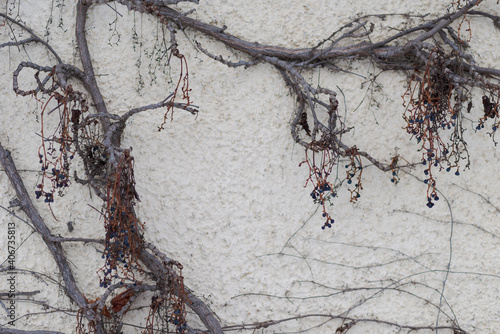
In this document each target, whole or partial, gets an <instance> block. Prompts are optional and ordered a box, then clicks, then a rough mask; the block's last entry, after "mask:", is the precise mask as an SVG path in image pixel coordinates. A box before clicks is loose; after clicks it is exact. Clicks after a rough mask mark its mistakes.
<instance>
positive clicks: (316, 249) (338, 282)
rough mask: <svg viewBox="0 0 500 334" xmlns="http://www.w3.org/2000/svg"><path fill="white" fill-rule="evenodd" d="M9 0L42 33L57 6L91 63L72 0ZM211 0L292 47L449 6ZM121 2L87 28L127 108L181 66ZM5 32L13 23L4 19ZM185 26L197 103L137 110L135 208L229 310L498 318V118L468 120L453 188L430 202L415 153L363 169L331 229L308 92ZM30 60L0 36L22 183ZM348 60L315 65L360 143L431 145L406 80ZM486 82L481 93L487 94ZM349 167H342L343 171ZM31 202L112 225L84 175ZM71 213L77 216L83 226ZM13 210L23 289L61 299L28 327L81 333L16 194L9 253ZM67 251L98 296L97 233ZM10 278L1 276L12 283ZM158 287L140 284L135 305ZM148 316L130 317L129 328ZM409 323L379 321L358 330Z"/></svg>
mask: <svg viewBox="0 0 500 334" xmlns="http://www.w3.org/2000/svg"><path fill="white" fill-rule="evenodd" d="M5 1H6V0H3V1H2V2H0V4H1V6H0V8H1V10H2V11H3V10H4V8H6V7H7V8H8V7H12V6H14V4H13V3H14V2H15V3H16V4H15V7H16V10H19V15H20V17H21V18H22V19H23V21H25V22H26V23H27V25H28V26H30V27H31V28H32V29H34V30H35V31H36V32H37V33H38V34H39V35H44V33H45V32H46V30H47V21H48V19H49V17H50V16H52V24H49V25H48V31H49V32H50V35H49V36H48V37H47V38H48V40H49V41H50V43H51V44H52V45H53V46H54V48H55V49H56V50H57V52H58V53H59V54H60V55H61V56H62V57H63V59H64V60H65V61H67V62H70V63H71V62H72V63H73V64H75V65H76V66H79V59H78V56H77V54H76V53H75V50H74V49H75V45H76V42H75V40H74V34H73V31H74V22H73V21H74V20H73V18H74V15H75V13H74V12H75V8H74V7H73V4H71V3H70V2H69V1H66V2H63V1H54V2H50V1H46V2H45V1H35V0H33V1H27V0H22V1H21V2H20V3H17V2H16V1H7V3H6V2H5ZM200 2H201V3H200V5H198V6H195V5H183V6H182V7H184V8H191V7H193V8H196V12H195V13H193V14H192V15H193V16H194V17H196V18H198V19H200V20H202V21H204V22H207V23H211V24H216V25H218V26H222V25H226V26H227V27H228V28H227V29H228V30H227V31H228V32H229V33H231V34H234V35H236V36H239V37H242V38H244V39H246V40H251V41H257V42H259V43H268V44H275V45H282V46H288V47H302V46H312V45H315V44H316V43H317V42H318V41H319V40H321V39H322V38H325V37H326V36H328V35H329V34H330V33H331V32H332V31H334V30H335V29H337V28H338V27H340V26H341V25H343V24H345V23H346V22H348V20H349V19H350V18H352V17H354V16H355V15H358V14H359V13H363V14H366V13H393V12H410V13H427V12H429V11H433V12H434V11H435V12H436V13H438V12H443V11H446V8H447V6H448V5H449V1H439V2H438V3H436V2H435V1H418V2H416V1H404V0H399V1H394V0H390V1H389V0H387V1H385V0H381V1H361V0H356V1H354V2H353V1H347V0H346V1H344V0H337V1H319V0H301V1H288V0H279V1H272V2H268V1H244V0H233V1H226V0H211V1H200ZM58 5H59V6H58ZM430 6H431V7H432V8H429V7H430ZM483 6H484V8H488V9H489V10H491V11H493V12H496V13H497V15H499V14H500V6H498V5H496V1H485V2H484V4H483ZM112 7H113V8H115V7H114V6H113V5H112ZM113 8H111V7H109V6H105V5H102V6H96V7H93V8H92V9H91V10H90V12H89V22H88V38H89V43H90V46H91V53H92V55H93V57H94V64H95V69H96V72H97V73H98V74H99V77H98V83H99V85H100V87H101V89H102V92H103V95H104V97H105V100H106V102H107V103H109V108H110V109H112V110H114V111H118V112H122V111H123V112H125V111H127V110H129V109H130V108H132V107H136V106H141V105H144V104H148V103H152V102H156V101H159V100H161V99H162V98H164V96H165V94H168V92H170V90H171V89H172V85H173V84H174V82H173V81H175V77H176V73H177V71H178V69H177V67H176V65H175V64H174V65H173V66H172V69H171V71H170V70H169V69H165V71H164V73H162V69H161V68H157V69H155V75H156V82H154V83H152V78H151V76H150V75H149V74H148V70H149V68H148V66H149V64H150V59H148V57H147V56H146V55H145V52H151V50H153V48H154V46H155V40H156V36H157V35H156V34H157V33H158V30H157V29H158V25H157V22H156V21H155V20H154V19H152V18H150V17H147V16H141V15H139V14H135V15H134V14H133V13H129V12H127V10H126V8H125V7H122V6H119V5H118V6H116V11H117V12H118V13H119V14H120V15H119V16H117V15H116V14H115V11H114V9H113ZM115 20H117V21H116V24H115V22H114V21H115ZM59 24H60V25H61V27H60V28H59V27H58V25H59ZM471 24H472V41H471V44H472V46H473V48H474V52H475V55H477V57H478V60H479V61H480V62H482V65H485V66H492V67H496V68H500V60H499V59H498V52H496V51H495V49H496V47H497V45H498V42H499V40H498V39H499V37H498V36H499V35H498V33H497V32H496V31H494V30H493V29H494V28H492V27H491V26H486V25H484V24H483V22H481V20H477V21H475V20H472V22H471ZM388 27H390V22H388V23H385V24H381V25H380V26H378V27H376V33H377V34H379V35H383V34H384V33H386V32H387V31H388V29H389V28H388ZM115 29H116V30H115ZM133 29H134V30H135V31H136V32H137V35H138V40H139V42H140V43H142V45H141V48H140V49H139V47H138V44H134V41H133V38H132V35H133V31H134V30H133ZM1 32H2V34H3V35H4V36H0V38H2V37H5V35H6V34H7V33H8V32H7V31H6V30H5V29H3V30H1ZM118 36H119V40H118ZM178 38H179V42H180V43H179V44H180V47H179V48H180V50H181V52H182V53H183V54H184V55H185V56H186V58H187V60H188V64H189V73H190V84H191V88H192V93H191V96H192V98H193V99H194V104H196V105H198V106H200V113H199V115H198V116H197V117H196V118H195V117H193V116H192V115H190V114H187V113H183V112H182V111H176V112H175V113H174V118H173V121H171V122H170V121H169V122H167V124H166V126H165V130H164V131H162V132H158V131H157V127H158V125H159V124H160V123H161V121H162V120H163V114H162V111H152V112H147V113H144V114H141V115H138V116H136V117H134V118H133V119H131V120H130V121H129V122H128V124H127V129H126V131H125V134H124V147H128V146H130V147H133V155H134V156H135V166H136V182H137V191H138V192H139V194H140V196H141V202H140V203H139V204H138V206H137V210H138V214H139V217H140V218H141V220H143V221H144V222H146V232H145V233H146V238H147V239H148V240H150V241H151V242H152V243H154V244H156V245H157V246H158V247H159V248H161V250H162V251H164V252H165V253H167V254H168V255H169V256H171V257H172V258H174V259H177V260H178V261H180V262H181V263H183V265H184V271H183V274H184V277H185V280H186V282H187V283H188V284H189V286H190V287H191V288H192V289H193V290H194V291H195V293H196V294H198V295H199V296H201V297H202V298H203V299H204V300H206V301H207V303H208V304H209V305H210V307H211V308H212V310H213V311H215V312H216V313H217V315H218V316H219V317H220V319H221V320H222V322H223V324H224V325H238V324H242V323H253V322H257V321H266V320H270V319H273V320H278V319H284V318H289V317H294V316H297V315H308V314H323V315H328V314H339V313H342V312H345V315H346V316H349V317H360V318H367V319H368V318H370V319H379V320H383V321H389V322H394V323H399V324H403V325H407V324H408V325H422V326H427V325H434V324H436V322H437V318H438V316H439V324H441V325H446V324H449V323H450V320H449V319H456V320H457V321H458V323H459V324H460V325H461V326H462V327H463V328H464V329H466V330H467V331H469V332H471V333H495V332H497V331H498V327H499V325H500V321H499V320H498V319H500V303H499V302H498V298H499V295H500V292H499V288H498V287H499V284H498V282H499V281H498V280H499V278H500V273H499V269H498V268H499V267H498V256H499V254H498V249H499V245H500V239H499V236H500V231H499V229H500V228H499V226H498V223H499V219H498V212H499V209H498V207H500V194H499V192H498V186H499V181H498V175H499V172H500V170H499V167H498V164H497V160H498V156H497V147H496V146H495V145H494V144H493V142H492V140H491V138H490V137H489V136H488V135H487V134H486V133H485V132H479V133H474V132H473V130H472V129H473V126H472V124H470V128H469V129H468V130H467V132H466V134H465V136H466V139H467V142H468V144H469V152H470V153H471V156H472V162H471V168H470V170H464V171H462V172H461V175H460V176H459V177H457V176H455V175H451V173H450V174H446V173H440V174H439V175H438V177H437V179H438V182H439V183H438V188H439V191H440V193H441V194H442V199H443V200H442V201H440V202H439V203H438V204H437V205H436V206H435V207H434V208H432V209H428V208H427V207H426V206H425V203H426V201H425V191H426V189H427V187H426V186H425V185H424V184H423V183H422V182H421V179H422V175H423V171H422V170H421V169H420V168H419V167H416V168H414V169H411V170H408V171H407V172H408V173H401V174H400V178H401V180H400V182H399V184H398V185H394V184H393V183H391V181H390V175H388V174H382V173H381V172H380V171H378V170H376V169H375V168H373V167H367V168H365V171H364V173H363V187H364V189H363V192H362V196H361V198H360V201H358V203H356V204H354V205H353V204H351V203H349V197H348V192H347V190H346V189H344V190H343V193H341V196H340V197H339V198H338V199H337V200H335V202H334V206H333V207H332V208H331V212H332V214H333V216H334V218H335V220H336V223H335V225H334V226H333V228H332V229H330V230H328V229H327V230H326V231H323V230H321V228H320V227H321V225H322V224H323V220H322V217H321V212H320V211H319V210H318V207H317V205H315V204H313V203H312V201H311V199H310V196H309V193H310V191H311V189H310V187H305V188H304V185H305V180H306V178H307V176H308V170H307V168H305V167H299V164H300V163H301V162H302V161H303V160H304V150H303V148H302V147H300V146H298V145H296V144H294V142H293V140H292V138H291V136H290V129H289V124H290V120H291V110H292V109H293V107H294V102H295V101H294V100H293V98H291V97H290V93H289V90H288V88H287V87H286V86H285V85H284V84H283V80H282V79H281V77H280V75H279V73H278V72H277V71H276V70H275V69H274V68H272V67H271V66H269V65H257V66H254V67H251V68H248V69H244V68H237V69H233V68H228V67H226V66H224V65H222V64H220V63H217V62H215V61H213V60H211V59H208V58H207V57H206V56H205V55H203V54H201V53H198V52H197V51H196V50H195V49H194V48H193V47H192V46H191V43H192V42H193V41H199V42H201V43H202V45H204V47H205V48H208V49H210V50H211V52H212V53H216V54H223V55H224V56H225V57H229V59H238V57H239V56H241V55H238V54H236V53H232V52H231V51H229V50H227V49H226V48H225V47H223V46H221V45H219V44H217V43H214V42H213V41H210V40H209V39H207V38H205V37H200V36H197V35H196V34H195V33H193V32H190V31H186V34H185V35H183V34H178ZM2 42H4V41H3V40H0V43H2ZM115 42H116V43H115ZM134 47H135V49H134ZM27 59H31V60H32V61H34V62H35V61H36V62H38V63H40V64H44V65H50V64H51V63H50V58H49V57H47V54H46V52H45V51H44V50H43V49H42V48H40V47H39V46H28V47H27V48H26V50H24V49H23V48H21V49H17V48H13V47H12V48H3V49H1V50H0V94H1V95H2V99H1V100H0V141H1V142H2V145H4V146H5V147H6V148H8V149H9V150H10V151H11V152H12V155H13V157H14V159H15V161H16V163H17V165H18V168H19V169H20V170H22V176H23V177H24V178H25V184H26V186H27V188H28V189H32V190H33V191H34V187H35V185H36V184H37V178H38V177H39V175H38V172H37V170H38V161H37V160H38V159H37V148H38V146H39V145H40V144H39V142H40V137H39V134H40V123H39V121H40V120H39V117H38V116H37V115H39V111H40V110H39V107H40V104H39V103H38V102H37V101H36V100H34V99H33V98H22V97H16V96H15V94H14V92H13V91H12V71H13V70H14V69H15V68H16V67H17V64H18V63H19V62H20V61H23V60H27ZM138 64H139V66H138ZM153 66H154V63H153ZM351 71H352V72H354V73H357V74H359V75H350V74H346V73H344V74H342V73H340V74H339V73H336V74H332V73H330V72H329V71H328V70H319V71H311V73H309V74H306V76H307V78H308V79H312V80H316V81H317V82H318V83H320V84H321V85H323V86H329V87H338V88H339V89H341V90H342V91H343V94H344V95H345V100H342V99H343V98H342V99H339V100H340V102H341V108H345V110H346V111H347V113H348V118H347V119H348V121H349V123H350V124H349V125H350V126H355V130H354V131H352V132H350V133H349V134H347V135H346V138H347V140H346V141H347V142H349V140H352V141H353V142H354V141H356V142H357V143H358V146H359V147H360V148H361V149H363V150H365V151H369V152H371V153H372V154H373V155H374V156H375V157H377V158H378V159H380V160H382V161H385V162H389V161H390V157H391V156H392V155H394V153H395V152H397V153H399V154H400V155H402V156H403V157H405V158H406V159H407V160H409V161H418V160H419V159H420V157H421V154H420V153H419V152H417V149H418V147H417V146H416V144H415V142H414V141H413V142H412V141H409V137H408V135H407V134H406V133H405V131H404V130H403V129H402V127H403V126H404V123H403V119H402V117H401V115H402V113H403V111H404V108H403V107H402V99H401V95H402V94H403V93H404V91H405V85H406V78H405V77H404V76H402V75H398V74H394V73H382V74H380V75H379V77H378V79H377V83H378V86H375V87H374V86H370V85H369V84H368V83H367V80H366V78H368V77H369V76H370V75H376V74H378V73H379V70H377V69H376V68H375V67H374V66H373V65H372V64H370V63H369V62H353V64H352V68H351ZM139 74H140V75H141V76H142V78H143V80H144V86H143V87H141V85H140V80H139ZM28 79H29V78H28V77H26V80H25V81H24V82H25V83H26V84H28V82H29V81H28ZM372 93H373V95H372ZM475 94H476V95H477V99H476V101H477V105H479V104H480V95H481V92H480V91H479V90H478V91H477V92H475ZM371 99H374V101H373V100H372V101H371V103H370V100H371ZM374 102H376V103H374ZM353 110H355V112H353ZM480 114H481V110H480V109H479V108H473V109H472V111H471V116H470V118H471V120H475V119H477V118H478V117H479V115H480ZM349 138H352V139H349ZM77 168H78V167H77ZM80 169H81V166H80ZM343 175H344V171H343V170H340V171H339V176H340V177H343ZM0 189H1V190H2V196H1V197H0V205H2V207H8V206H9V201H11V200H12V199H13V198H14V192H13V190H12V189H11V187H10V184H9V182H8V179H7V177H6V176H5V175H4V174H3V173H0ZM36 204H37V206H38V208H39V209H40V211H41V212H42V213H43V215H44V218H46V220H47V223H49V225H50V228H52V230H53V234H54V235H59V234H60V235H64V236H82V237H99V236H101V235H102V232H103V227H102V219H100V214H99V212H97V211H96V210H95V209H93V207H97V208H98V207H99V205H100V204H99V200H98V199H96V198H95V196H91V195H90V191H89V189H87V188H85V187H83V186H80V185H76V184H74V185H73V186H72V188H71V189H70V190H69V191H68V192H67V193H66V195H65V196H64V197H61V198H57V199H56V202H55V203H54V204H53V205H52V210H53V213H54V216H55V217H56V218H57V220H55V219H54V217H53V215H52V213H51V211H50V210H49V209H48V207H47V206H46V205H44V203H42V202H41V201H40V202H36ZM20 216H21V217H24V216H23V215H22V214H20ZM69 221H71V222H73V223H74V231H72V232H69V231H68V226H67V223H68V222H69ZM9 222H14V223H15V224H16V226H17V227H16V233H17V234H16V236H17V240H18V241H19V242H24V243H23V244H22V246H21V247H19V249H18V250H17V266H18V268H19V269H22V270H24V271H21V272H20V273H19V274H18V279H17V289H18V291H35V290H39V291H40V293H39V294H37V295H36V299H37V300H43V301H45V302H46V304H47V305H50V307H49V308H46V307H43V306H42V305H38V304H33V303H29V302H21V301H20V302H18V303H17V307H18V316H19V319H18V320H17V321H16V323H15V325H16V328H17V329H47V330H48V329H50V330H59V331H62V332H66V333H71V332H73V331H74V323H75V319H74V313H71V312H69V313H68V314H64V313H60V312H58V313H50V312H51V311H53V310H54V309H53V308H57V309H62V310H73V311H74V307H73V306H72V305H71V304H70V303H69V302H67V299H66V298H65V296H64V295H63V294H62V292H61V291H60V289H59V287H58V285H57V283H56V282H58V281H59V278H58V273H57V268H56V267H55V265H54V263H53V260H52V259H51V257H50V254H49V253H48V251H46V250H45V248H44V245H43V242H42V241H41V240H40V239H39V237H38V236H37V235H36V234H33V232H32V230H31V229H30V227H29V226H27V225H26V224H24V223H22V222H21V221H20V220H19V219H18V218H16V217H14V216H12V215H10V214H9V213H8V212H6V211H5V210H3V209H2V210H0V231H1V232H0V236H2V237H1V239H0V245H2V247H1V248H0V256H1V257H0V260H1V261H3V260H4V259H5V258H6V256H7V253H6V246H4V245H5V244H6V240H7V239H6V238H5V237H3V235H4V232H6V231H7V224H8V223H9ZM65 250H66V252H67V255H68V257H69V259H70V260H71V263H72V264H73V269H74V271H75V273H76V277H77V280H78V283H79V284H81V285H82V290H83V291H85V293H86V295H87V297H88V298H89V299H91V298H93V297H96V296H97V295H98V293H99V291H100V290H99V284H98V279H97V275H96V271H97V270H98V269H99V268H100V267H101V266H102V263H101V259H100V253H99V252H98V251H97V250H96V247H94V246H92V245H82V244H72V243H70V244H68V245H65ZM448 266H450V270H451V271H450V272H447V271H446V269H447V267H448ZM28 271H34V272H37V273H40V274H37V275H33V274H30V273H29V272H28ZM42 274H43V276H42ZM4 277H5V278H4ZM6 278H7V276H2V277H0V279H1V283H0V289H3V286H4V283H6ZM445 279H446V285H445V288H444V294H443V295H441V291H442V290H443V281H444V280H445ZM147 303H148V301H147V300H145V299H144V300H138V301H137V307H140V306H141V305H146V304H147ZM439 305H441V306H440V308H441V311H438V306H439ZM0 314H1V316H0V322H1V325H4V324H6V323H7V321H8V320H7V318H6V317H5V313H4V311H3V310H2V309H0ZM144 317H145V315H144V314H141V313H140V312H136V313H134V314H131V315H130V316H129V319H128V321H127V322H128V323H129V324H133V325H137V326H141V325H144ZM325 321H326V323H325ZM341 324H342V322H341V321H340V320H330V321H328V319H327V318H323V317H321V316H318V317H309V318H305V319H298V320H293V321H288V322H284V323H282V324H280V325H276V326H272V327H269V328H267V329H266V328H262V329H259V330H258V331H256V332H258V333H275V332H299V331H303V330H306V329H309V332H310V333H332V332H335V330H336V329H337V328H338V327H339V326H340V325H341ZM135 330H137V329H134V327H132V326H129V327H128V328H127V329H126V333H129V332H130V333H133V332H134V331H135ZM397 330H398V328H396V327H392V326H388V325H382V324H376V323H370V322H368V323H363V324H359V325H356V326H354V327H353V328H352V329H351V330H350V331H349V333H368V332H369V333H392V332H397Z"/></svg>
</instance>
